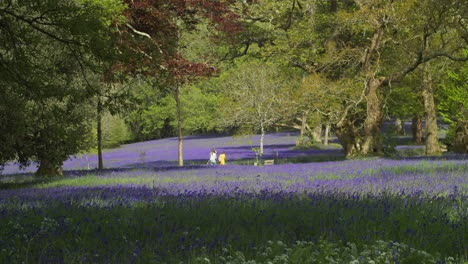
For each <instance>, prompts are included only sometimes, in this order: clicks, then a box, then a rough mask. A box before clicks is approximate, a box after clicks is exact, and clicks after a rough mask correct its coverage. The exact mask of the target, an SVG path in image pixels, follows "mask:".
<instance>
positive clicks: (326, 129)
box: [323, 124, 330, 145]
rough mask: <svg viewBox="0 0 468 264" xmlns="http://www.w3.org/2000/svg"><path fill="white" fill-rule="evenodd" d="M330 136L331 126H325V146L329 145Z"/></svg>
mask: <svg viewBox="0 0 468 264" xmlns="http://www.w3.org/2000/svg"><path fill="white" fill-rule="evenodd" d="M328 134H330V124H327V125H326V126H325V138H324V139H323V144H324V145H328Z"/></svg>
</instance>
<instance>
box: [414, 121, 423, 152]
mask: <svg viewBox="0 0 468 264" xmlns="http://www.w3.org/2000/svg"><path fill="white" fill-rule="evenodd" d="M411 130H412V132H413V142H414V144H416V145H421V144H422V135H423V132H422V120H421V117H420V116H419V115H415V116H414V117H413V119H412V120H411Z"/></svg>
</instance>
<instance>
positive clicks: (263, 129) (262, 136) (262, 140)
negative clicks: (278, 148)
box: [260, 124, 265, 155]
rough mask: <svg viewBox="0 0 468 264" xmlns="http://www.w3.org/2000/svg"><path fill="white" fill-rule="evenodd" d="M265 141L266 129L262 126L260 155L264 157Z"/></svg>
mask: <svg viewBox="0 0 468 264" xmlns="http://www.w3.org/2000/svg"><path fill="white" fill-rule="evenodd" d="M264 140H265V128H264V127H263V124H261V135H260V154H261V155H263V142H264Z"/></svg>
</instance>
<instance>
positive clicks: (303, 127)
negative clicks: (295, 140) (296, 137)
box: [300, 113, 307, 144]
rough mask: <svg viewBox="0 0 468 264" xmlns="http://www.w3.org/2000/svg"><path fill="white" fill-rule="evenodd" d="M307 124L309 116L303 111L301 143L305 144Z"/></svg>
mask: <svg viewBox="0 0 468 264" xmlns="http://www.w3.org/2000/svg"><path fill="white" fill-rule="evenodd" d="M306 125H307V117H306V113H303V114H302V118H301V137H300V144H304V133H305V130H306Z"/></svg>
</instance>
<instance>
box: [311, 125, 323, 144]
mask: <svg viewBox="0 0 468 264" xmlns="http://www.w3.org/2000/svg"><path fill="white" fill-rule="evenodd" d="M312 137H313V142H314V143H322V124H316V126H315V127H314V130H313V131H312Z"/></svg>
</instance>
